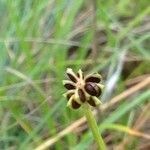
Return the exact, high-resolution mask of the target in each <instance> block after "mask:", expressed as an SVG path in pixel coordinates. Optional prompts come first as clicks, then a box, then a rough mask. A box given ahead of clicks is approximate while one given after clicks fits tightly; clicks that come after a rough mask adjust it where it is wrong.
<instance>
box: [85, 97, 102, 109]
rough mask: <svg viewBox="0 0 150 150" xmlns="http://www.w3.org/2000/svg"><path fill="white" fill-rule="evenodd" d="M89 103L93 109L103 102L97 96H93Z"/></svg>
mask: <svg viewBox="0 0 150 150" xmlns="http://www.w3.org/2000/svg"><path fill="white" fill-rule="evenodd" d="M87 102H88V103H89V104H90V105H91V106H93V107H95V106H97V105H100V104H101V101H100V100H99V99H98V98H97V97H95V96H91V97H90V99H89V100H88V101H87Z"/></svg>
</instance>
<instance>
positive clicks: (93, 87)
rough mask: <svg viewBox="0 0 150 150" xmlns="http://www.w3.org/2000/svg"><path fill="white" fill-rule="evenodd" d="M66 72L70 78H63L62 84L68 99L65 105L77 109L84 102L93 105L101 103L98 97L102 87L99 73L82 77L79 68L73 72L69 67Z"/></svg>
mask: <svg viewBox="0 0 150 150" xmlns="http://www.w3.org/2000/svg"><path fill="white" fill-rule="evenodd" d="M66 73H67V76H68V78H69V79H70V80H63V85H64V87H65V88H66V89H67V90H68V91H67V92H66V93H65V94H64V96H65V97H66V98H67V100H68V103H67V106H69V107H71V108H73V109H78V108H80V106H81V105H82V104H83V103H85V102H87V103H88V104H89V105H91V106H94V107H96V106H97V105H99V104H101V101H100V100H99V99H98V97H99V96H100V95H101V93H102V89H103V85H102V84H100V82H101V79H102V78H101V75H100V74H98V73H94V74H90V75H87V76H85V77H84V74H83V72H82V70H81V69H80V70H79V71H78V72H77V74H75V73H74V72H73V70H72V69H71V68H68V69H67V71H66Z"/></svg>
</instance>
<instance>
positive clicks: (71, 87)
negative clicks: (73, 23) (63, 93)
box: [64, 83, 75, 90]
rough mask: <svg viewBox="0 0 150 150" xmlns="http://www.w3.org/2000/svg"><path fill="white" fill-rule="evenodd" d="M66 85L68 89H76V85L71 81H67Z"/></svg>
mask: <svg viewBox="0 0 150 150" xmlns="http://www.w3.org/2000/svg"><path fill="white" fill-rule="evenodd" d="M64 87H65V88H66V89H68V90H72V89H75V86H74V85H72V84H71V83H66V84H64Z"/></svg>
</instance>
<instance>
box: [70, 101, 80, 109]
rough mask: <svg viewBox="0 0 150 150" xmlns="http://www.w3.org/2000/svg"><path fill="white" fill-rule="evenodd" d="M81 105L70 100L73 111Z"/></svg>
mask: <svg viewBox="0 0 150 150" xmlns="http://www.w3.org/2000/svg"><path fill="white" fill-rule="evenodd" d="M80 106H81V105H80V104H78V103H77V102H76V101H74V100H72V108H73V109H78V108H79V107H80Z"/></svg>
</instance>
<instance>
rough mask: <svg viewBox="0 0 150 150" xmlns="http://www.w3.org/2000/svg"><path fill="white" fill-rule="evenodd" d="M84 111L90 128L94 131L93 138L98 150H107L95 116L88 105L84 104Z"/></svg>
mask: <svg viewBox="0 0 150 150" xmlns="http://www.w3.org/2000/svg"><path fill="white" fill-rule="evenodd" d="M83 111H84V113H85V116H86V119H87V122H88V124H89V127H90V128H91V130H92V133H93V136H94V138H95V140H96V142H97V145H98V149H99V150H106V146H105V143H104V141H103V138H102V136H101V134H100V132H99V129H98V126H97V123H96V120H95V118H94V115H93V113H92V111H91V109H90V106H89V105H88V104H87V103H85V104H83Z"/></svg>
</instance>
